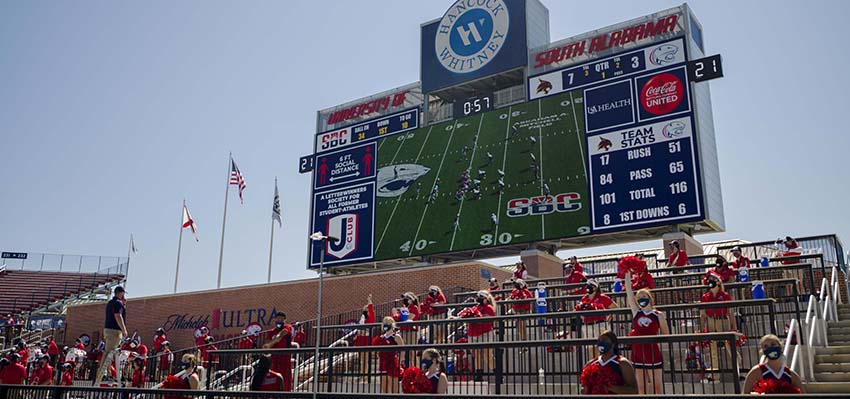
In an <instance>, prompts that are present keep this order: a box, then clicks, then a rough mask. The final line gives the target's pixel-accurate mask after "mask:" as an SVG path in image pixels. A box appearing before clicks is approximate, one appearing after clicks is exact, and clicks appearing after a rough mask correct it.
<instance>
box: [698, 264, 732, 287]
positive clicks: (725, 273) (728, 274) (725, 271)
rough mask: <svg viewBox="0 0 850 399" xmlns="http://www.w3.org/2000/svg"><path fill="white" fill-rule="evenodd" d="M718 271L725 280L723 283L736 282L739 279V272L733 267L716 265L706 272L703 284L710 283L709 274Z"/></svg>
mask: <svg viewBox="0 0 850 399" xmlns="http://www.w3.org/2000/svg"><path fill="white" fill-rule="evenodd" d="M711 272H714V273H717V274H718V275H720V279H721V280H723V283H734V282H735V281H736V280H737V277H738V274H737V273H735V270H734V269H732V268H731V267H718V266H715V267H714V268H713V269H709V270H708V271H707V272H705V277H703V284H707V283H708V275H709V274H710V273H711Z"/></svg>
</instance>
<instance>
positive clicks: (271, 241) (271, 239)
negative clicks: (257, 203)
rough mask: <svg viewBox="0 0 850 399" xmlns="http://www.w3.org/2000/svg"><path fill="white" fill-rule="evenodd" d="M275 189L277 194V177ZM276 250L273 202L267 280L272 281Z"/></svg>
mask: <svg viewBox="0 0 850 399" xmlns="http://www.w3.org/2000/svg"><path fill="white" fill-rule="evenodd" d="M274 191H275V196H277V177H275V178H274ZM276 200H277V198H275V201H276ZM273 250H274V203H272V232H271V234H270V235H269V277H268V280H267V282H269V283H271V282H272V251H273Z"/></svg>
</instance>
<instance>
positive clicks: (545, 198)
mask: <svg viewBox="0 0 850 399" xmlns="http://www.w3.org/2000/svg"><path fill="white" fill-rule="evenodd" d="M580 201H581V195H579V193H561V194H558V195H556V196H554V197H553V196H551V195H542V196H539V197H531V198H514V199H512V200H510V201H508V216H509V217H512V218H515V217H521V216H535V215H546V214H549V213H552V212H575V211H577V210H579V209H581V202H580Z"/></svg>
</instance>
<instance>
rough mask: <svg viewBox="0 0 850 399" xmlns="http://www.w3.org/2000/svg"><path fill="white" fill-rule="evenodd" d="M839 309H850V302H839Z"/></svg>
mask: <svg viewBox="0 0 850 399" xmlns="http://www.w3.org/2000/svg"><path fill="white" fill-rule="evenodd" d="M838 309H850V303H839V304H838Z"/></svg>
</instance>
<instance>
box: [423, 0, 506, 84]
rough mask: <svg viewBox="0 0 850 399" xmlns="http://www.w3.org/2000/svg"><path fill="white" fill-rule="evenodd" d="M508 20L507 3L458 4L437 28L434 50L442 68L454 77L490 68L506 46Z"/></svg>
mask: <svg viewBox="0 0 850 399" xmlns="http://www.w3.org/2000/svg"><path fill="white" fill-rule="evenodd" d="M508 28H509V18H508V10H507V7H506V6H505V2H504V0H490V1H486V2H484V1H478V2H474V1H469V0H458V1H456V2H455V3H454V4H453V5H452V6H451V7H449V10H448V11H446V14H445V15H443V18H442V19H441V20H440V25H439V27H438V28H437V36H436V38H435V41H434V48H435V51H436V52H437V58H438V59H439V61H440V64H442V65H443V67H445V68H446V69H448V70H449V71H452V72H455V73H469V72H474V71H477V70H478V69H481V68H482V67H483V66H485V65H487V63H489V62H490V61H491V60H493V58H495V57H496V54H498V53H499V50H500V49H501V48H502V45H503V44H504V42H505V38H506V37H507V34H508Z"/></svg>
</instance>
